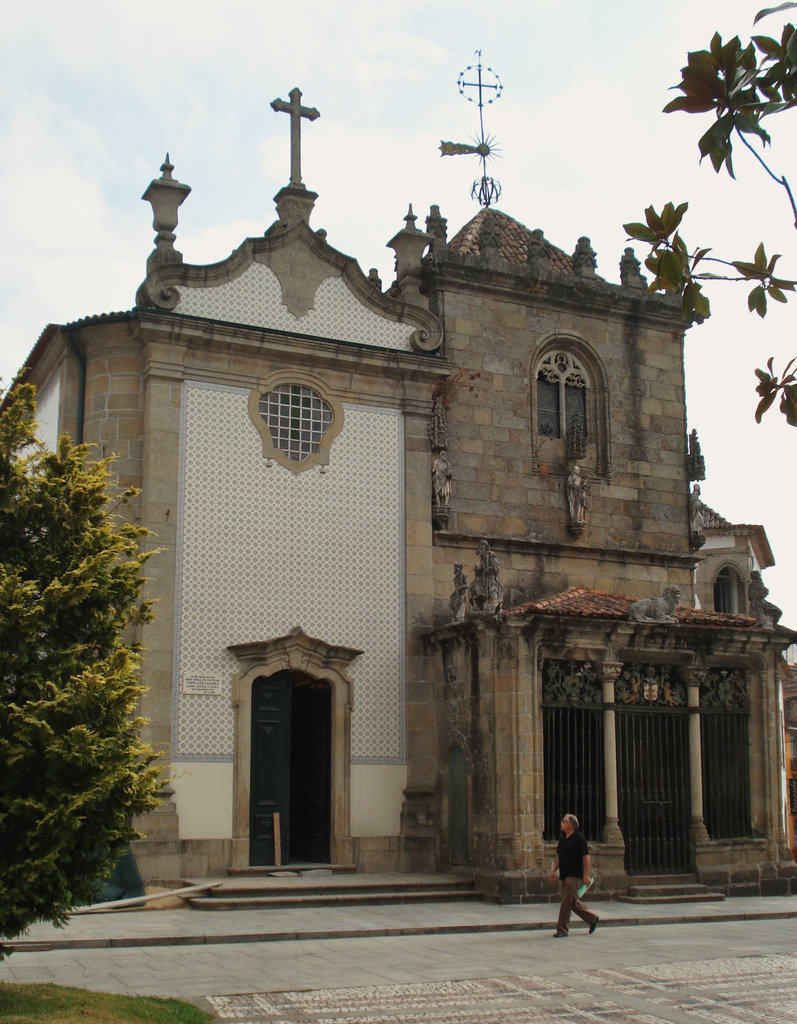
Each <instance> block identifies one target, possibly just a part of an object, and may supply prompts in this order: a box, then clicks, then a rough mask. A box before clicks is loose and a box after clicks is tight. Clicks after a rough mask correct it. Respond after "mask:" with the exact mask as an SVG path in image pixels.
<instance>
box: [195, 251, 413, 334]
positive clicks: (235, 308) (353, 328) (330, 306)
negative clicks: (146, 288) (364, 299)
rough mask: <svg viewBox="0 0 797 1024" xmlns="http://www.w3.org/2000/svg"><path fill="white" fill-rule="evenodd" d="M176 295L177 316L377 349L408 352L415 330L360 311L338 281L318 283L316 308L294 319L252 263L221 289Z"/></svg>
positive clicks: (270, 278)
mask: <svg viewBox="0 0 797 1024" xmlns="http://www.w3.org/2000/svg"><path fill="white" fill-rule="evenodd" d="M178 291H179V292H180V301H179V302H178V303H177V306H176V308H175V312H176V313H185V314H187V315H189V316H202V317H207V318H208V319H212V320H223V321H225V322H227V323H235V324H246V325H247V326H250V327H268V328H272V329H274V330H281V331H290V332H291V333H293V334H305V335H310V336H315V337H319V338H329V339H331V340H333V341H349V342H355V343H356V344H358V345H372V346H374V347H376V348H391V349H398V350H399V351H402V352H409V351H411V350H412V345H411V344H410V337H411V335H412V334H413V332H414V330H415V329H414V328H413V327H411V326H410V325H408V324H400V323H396V322H395V321H393V320H386V319H383V318H382V317H381V316H378V315H377V314H376V313H374V312H372V311H371V310H370V309H368V308H367V307H365V306H363V305H362V303H361V302H360V301H359V300H358V299H357V298H356V297H355V296H354V295H353V294H352V293H351V292H350V291H349V289H348V288H347V286H346V284H345V283H344V281H343V279H342V278H340V277H328V278H326V280H324V281H322V282H321V284H320V285H319V286H318V291H317V292H316V294H315V308H314V309H311V310H310V311H309V312H308V313H306V314H305V315H304V316H302V317H298V318H297V317H295V316H294V315H293V313H291V312H290V311H289V310H288V308H287V307H286V306H284V305H283V304H282V289H281V288H280V283H279V280H278V279H277V275H276V274H275V273H274V271H273V270H271V269H270V268H269V267H267V266H265V264H263V263H252V264H251V265H250V266H249V267H247V269H246V270H245V271H244V272H243V273H242V274H240V275H239V276H238V277H236V278H235V279H234V280H233V281H227V282H225V283H224V284H218V285H214V286H212V287H211V286H205V287H187V286H185V285H180V286H179V287H178Z"/></svg>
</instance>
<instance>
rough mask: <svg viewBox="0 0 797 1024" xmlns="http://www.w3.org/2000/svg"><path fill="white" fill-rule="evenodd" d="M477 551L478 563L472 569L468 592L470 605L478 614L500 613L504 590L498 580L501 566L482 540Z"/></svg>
mask: <svg viewBox="0 0 797 1024" xmlns="http://www.w3.org/2000/svg"><path fill="white" fill-rule="evenodd" d="M477 550H478V555H479V561H478V563H477V564H476V565H475V566H474V567H473V574H474V575H473V583H471V585H470V590H469V592H468V596H469V598H470V603H471V605H472V606H473V608H474V609H475V610H476V611H479V612H500V611H501V605H502V603H503V600H504V588H503V586H502V585H501V580H500V578H499V573H500V571H501V565H500V563H499V561H498V558H497V557H496V554H495V552H494V551H493V549H492V548H491V547H490V545H489V544H488V542H487V541H486V540H485V539H484V538H482V539H481V540H480V541H479V546H478V549H477Z"/></svg>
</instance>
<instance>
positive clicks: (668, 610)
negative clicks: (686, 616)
mask: <svg viewBox="0 0 797 1024" xmlns="http://www.w3.org/2000/svg"><path fill="white" fill-rule="evenodd" d="M680 596H681V592H680V590H679V589H678V587H673V586H669V587H665V588H664V591H663V593H662V594H661V596H660V597H643V598H642V600H641V601H634V603H633V604H632V605H631V607H630V608H629V609H628V618H629V619H630V620H631V622H677V621H678V619H676V618H675V616H674V615H673V612H674V611H675V609H676V606H677V604H678V598H679V597H680Z"/></svg>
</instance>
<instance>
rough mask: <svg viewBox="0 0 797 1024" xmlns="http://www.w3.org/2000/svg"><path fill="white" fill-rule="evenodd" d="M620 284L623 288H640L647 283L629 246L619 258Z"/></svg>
mask: <svg viewBox="0 0 797 1024" xmlns="http://www.w3.org/2000/svg"><path fill="white" fill-rule="evenodd" d="M620 284H621V285H622V286H623V287H624V288H636V289H639V290H642V289H644V288H645V286H646V285H647V281H646V280H645V276H644V274H643V273H642V271H641V269H640V263H639V260H638V259H637V258H636V255H635V254H634V250H633V249H632V248H631V247H630V246H629V248H627V249H626V250H625V251H624V252H623V255H622V258H621V260H620Z"/></svg>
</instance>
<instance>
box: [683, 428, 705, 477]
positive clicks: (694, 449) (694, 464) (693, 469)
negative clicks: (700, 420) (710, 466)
mask: <svg viewBox="0 0 797 1024" xmlns="http://www.w3.org/2000/svg"><path fill="white" fill-rule="evenodd" d="M686 471H687V474H688V476H689V479H690V480H705V479H706V460H705V459H704V458H703V453H702V452H701V450H700V441H699V440H698V437H697V431H696V430H693V431H692V432H691V434H690V435H689V438H688V440H687V444H686Z"/></svg>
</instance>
